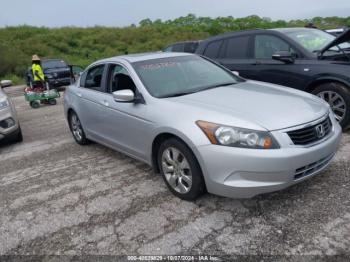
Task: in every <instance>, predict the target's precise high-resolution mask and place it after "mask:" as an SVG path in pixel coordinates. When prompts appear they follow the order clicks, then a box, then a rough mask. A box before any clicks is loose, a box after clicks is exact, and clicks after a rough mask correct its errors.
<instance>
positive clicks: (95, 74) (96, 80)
mask: <svg viewBox="0 0 350 262" xmlns="http://www.w3.org/2000/svg"><path fill="white" fill-rule="evenodd" d="M104 68H105V65H98V66H95V67H93V68H90V69H89V70H88V71H87V73H86V76H85V82H84V83H83V84H82V86H83V87H85V88H89V89H94V90H96V91H102V88H101V84H102V77H103V71H104Z"/></svg>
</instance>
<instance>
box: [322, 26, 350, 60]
mask: <svg viewBox="0 0 350 262" xmlns="http://www.w3.org/2000/svg"><path fill="white" fill-rule="evenodd" d="M349 41H350V29H348V30H346V31H345V32H344V33H342V34H341V35H340V36H338V37H337V38H335V39H334V40H333V41H332V42H330V43H329V44H327V45H326V46H325V47H324V48H323V49H322V50H321V51H320V54H323V53H324V52H326V51H327V50H328V49H330V48H332V47H334V46H336V45H340V44H342V43H345V42H349Z"/></svg>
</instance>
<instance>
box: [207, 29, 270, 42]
mask: <svg viewBox="0 0 350 262" xmlns="http://www.w3.org/2000/svg"><path fill="white" fill-rule="evenodd" d="M261 31H266V29H258V28H257V29H248V30H239V31H233V32H228V33H224V34H221V35H217V36H213V37H210V38H208V39H206V40H204V41H203V42H207V41H209V42H210V41H215V40H220V39H223V38H229V37H231V36H237V35H244V34H247V33H257V32H261Z"/></svg>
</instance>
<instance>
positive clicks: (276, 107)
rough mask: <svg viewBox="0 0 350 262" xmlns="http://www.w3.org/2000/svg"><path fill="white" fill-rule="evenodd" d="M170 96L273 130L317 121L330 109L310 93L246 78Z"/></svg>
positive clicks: (184, 102) (187, 103)
mask: <svg viewBox="0 0 350 262" xmlns="http://www.w3.org/2000/svg"><path fill="white" fill-rule="evenodd" d="M171 99H172V100H175V101H177V102H179V103H182V104H186V105H190V106H197V107H201V108H202V109H203V111H202V112H203V113H204V114H205V112H206V110H210V111H214V112H215V113H220V114H226V115H230V116H233V117H235V118H239V119H242V120H243V121H248V122H251V123H254V124H256V125H259V126H260V127H262V128H264V129H267V130H270V131H273V130H278V129H284V128H289V127H293V126H297V125H301V124H304V123H308V122H311V121H314V120H316V119H318V118H321V117H322V116H324V115H325V114H326V113H327V112H328V110H329V108H328V106H327V104H326V103H325V102H323V101H321V100H320V99H319V98H317V97H315V96H313V95H311V94H308V93H305V92H301V91H298V90H294V89H291V88H287V87H281V86H278V85H273V84H268V83H263V82H257V81H246V82H243V83H239V84H235V85H232V86H225V87H219V88H215V89H210V90H206V91H202V92H198V93H194V94H190V95H185V96H181V97H176V98H171ZM198 120H200V119H198ZM202 120H206V119H205V118H204V119H202ZM219 124H227V123H219ZM241 127H244V126H241Z"/></svg>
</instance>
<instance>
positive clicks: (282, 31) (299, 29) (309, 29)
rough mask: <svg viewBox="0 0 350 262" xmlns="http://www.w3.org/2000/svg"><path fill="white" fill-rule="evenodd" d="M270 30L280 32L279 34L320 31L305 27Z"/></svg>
mask: <svg viewBox="0 0 350 262" xmlns="http://www.w3.org/2000/svg"><path fill="white" fill-rule="evenodd" d="M270 30H273V31H278V32H281V33H290V32H298V31H311V30H314V31H320V29H317V28H307V27H286V28H273V29H270Z"/></svg>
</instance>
